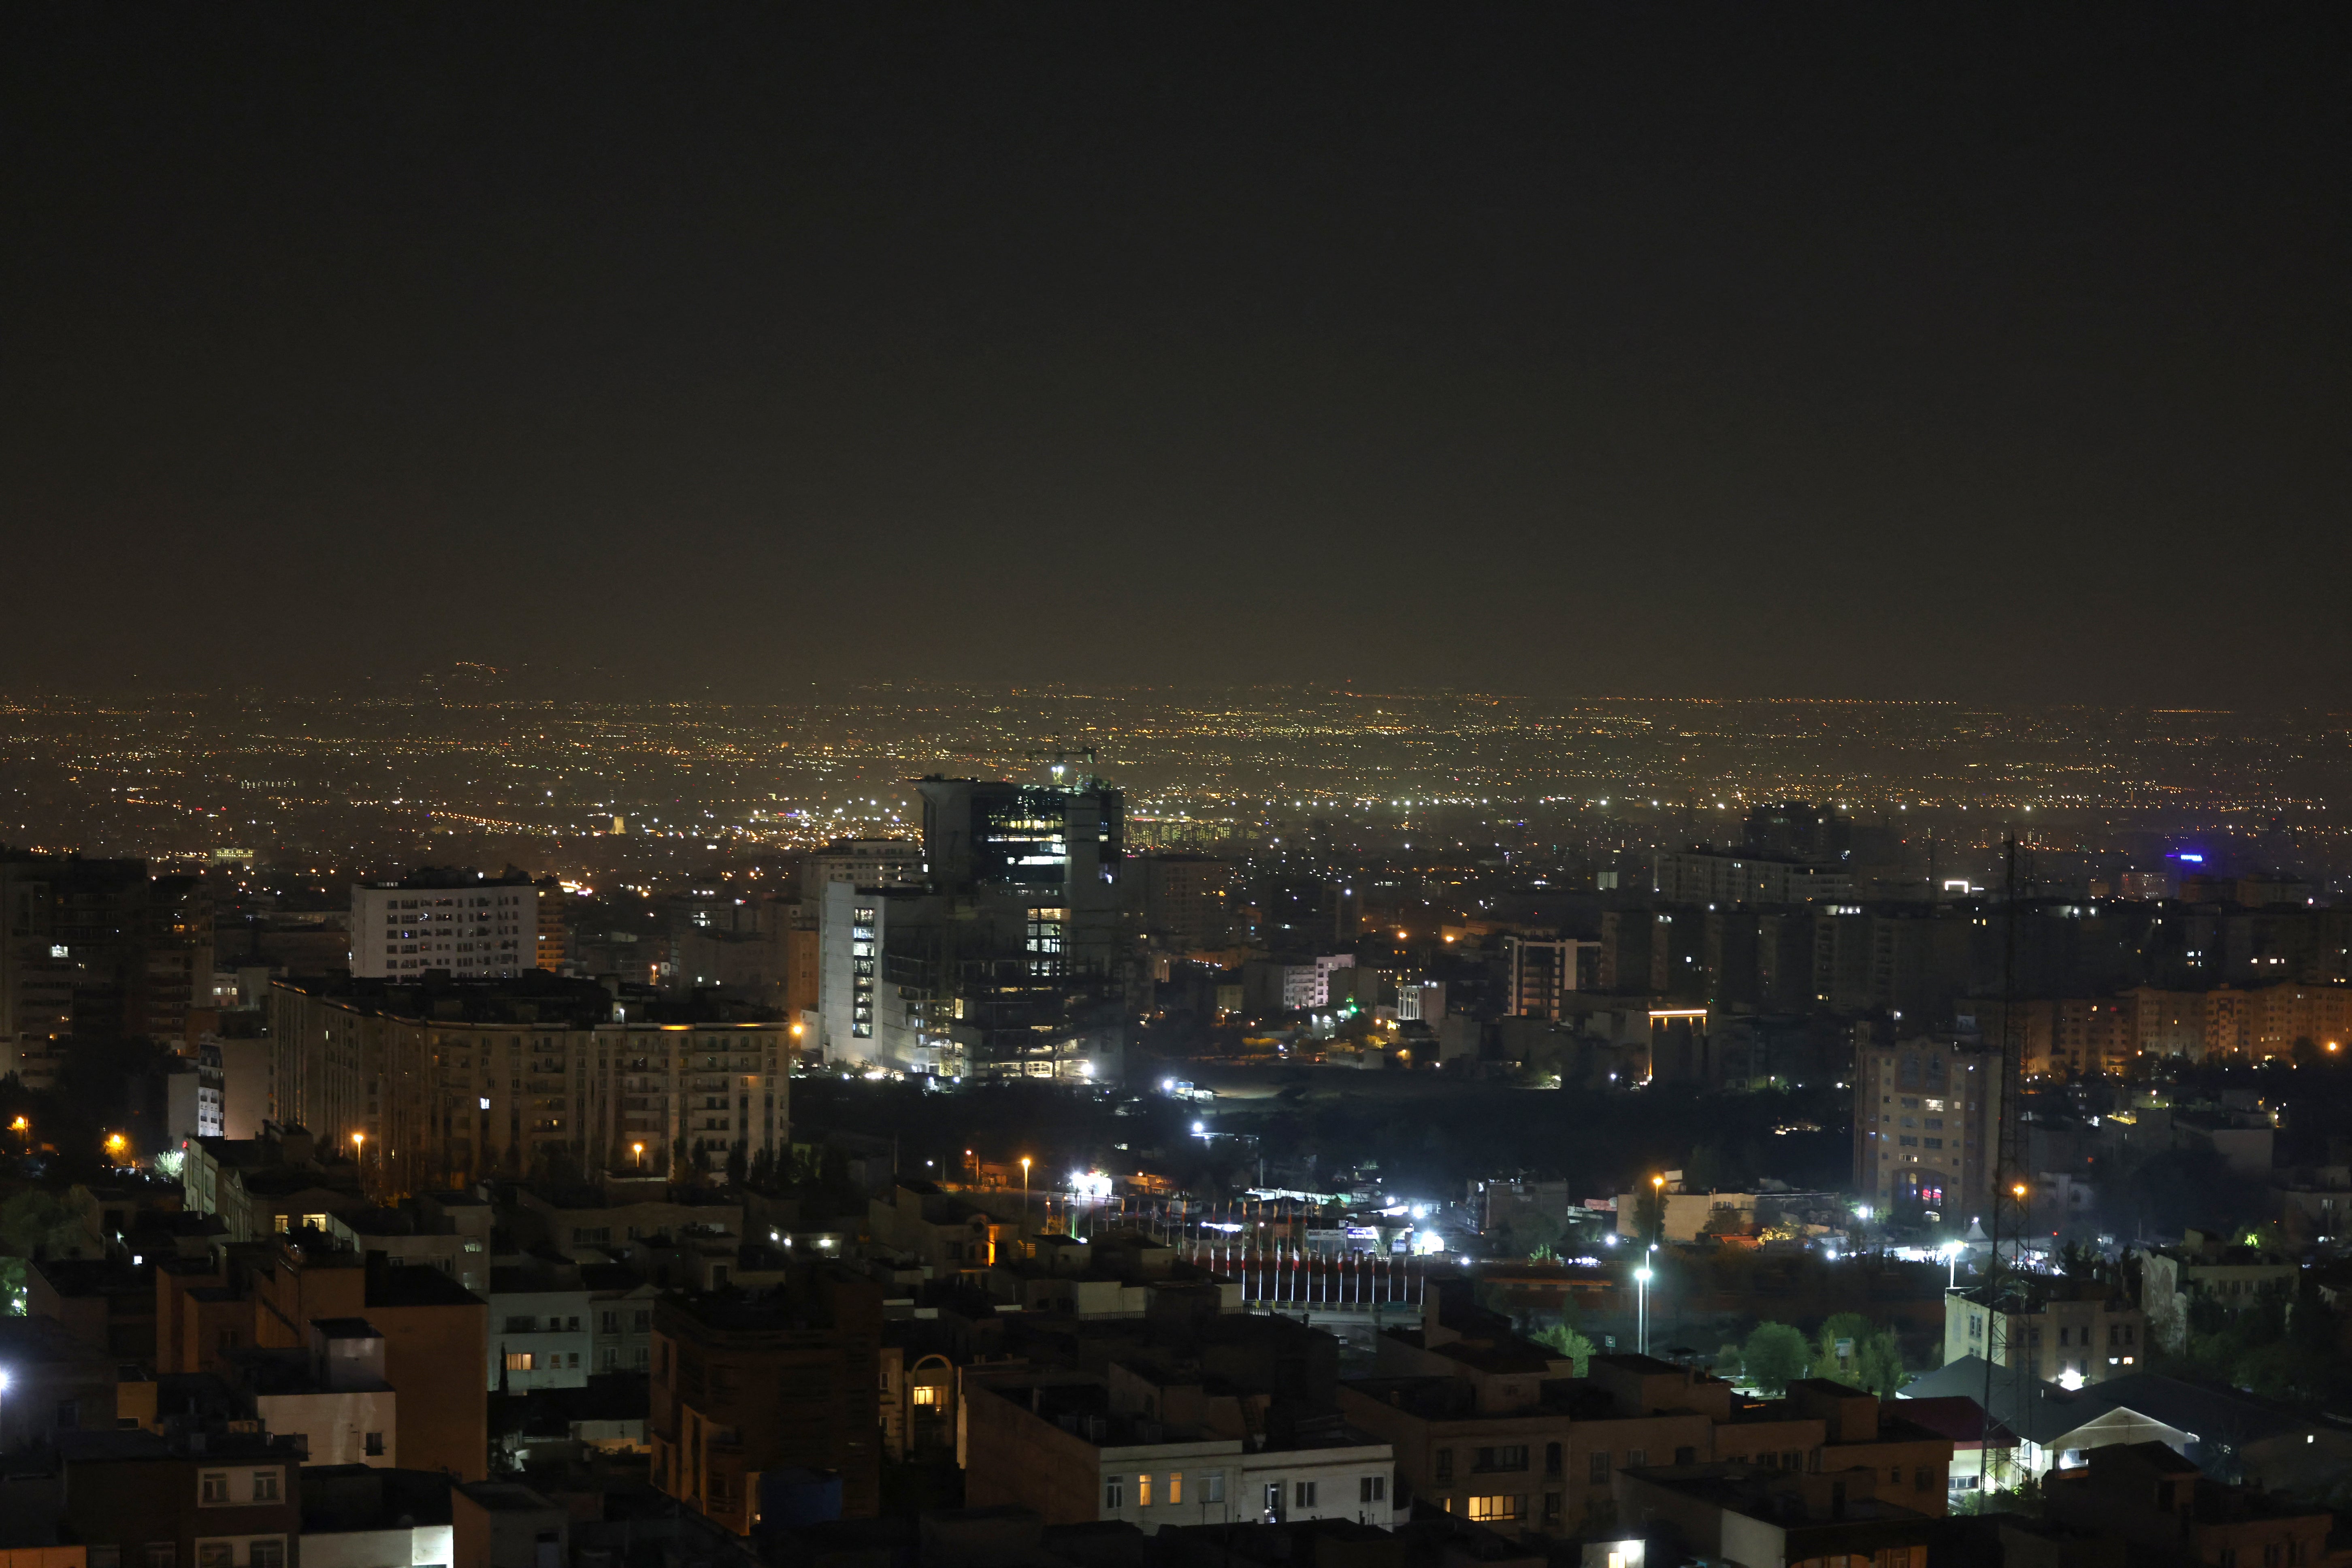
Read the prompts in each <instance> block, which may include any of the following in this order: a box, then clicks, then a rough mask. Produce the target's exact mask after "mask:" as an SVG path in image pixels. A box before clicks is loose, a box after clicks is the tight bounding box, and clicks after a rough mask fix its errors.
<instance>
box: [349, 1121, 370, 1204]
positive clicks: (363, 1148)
mask: <svg viewBox="0 0 2352 1568" xmlns="http://www.w3.org/2000/svg"><path fill="white" fill-rule="evenodd" d="M352 1163H353V1164H355V1165H357V1166H358V1167H359V1169H360V1193H361V1194H362V1196H364V1195H365V1194H366V1193H367V1134H366V1133H364V1132H354V1133H352Z"/></svg>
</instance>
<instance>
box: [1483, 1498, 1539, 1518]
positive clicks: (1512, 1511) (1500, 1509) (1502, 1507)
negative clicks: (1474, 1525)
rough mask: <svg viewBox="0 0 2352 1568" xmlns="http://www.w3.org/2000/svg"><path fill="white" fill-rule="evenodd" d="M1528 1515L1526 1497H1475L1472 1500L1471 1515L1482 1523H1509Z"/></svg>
mask: <svg viewBox="0 0 2352 1568" xmlns="http://www.w3.org/2000/svg"><path fill="white" fill-rule="evenodd" d="M1527 1516H1528V1500H1527V1499H1526V1498H1525V1497H1474V1498H1472V1499H1471V1500H1470V1517H1471V1518H1472V1519H1473V1520H1475V1521H1478V1522H1480V1523H1482V1524H1507V1523H1509V1522H1511V1521H1514V1520H1521V1519H1525V1518H1527Z"/></svg>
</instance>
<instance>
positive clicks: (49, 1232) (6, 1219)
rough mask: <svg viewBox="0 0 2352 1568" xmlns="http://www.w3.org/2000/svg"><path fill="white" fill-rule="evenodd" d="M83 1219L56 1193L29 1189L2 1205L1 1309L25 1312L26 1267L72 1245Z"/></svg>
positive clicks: (0, 1238)
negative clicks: (30, 1262) (40, 1258)
mask: <svg viewBox="0 0 2352 1568" xmlns="http://www.w3.org/2000/svg"><path fill="white" fill-rule="evenodd" d="M81 1234H82V1229H81V1221H80V1219H79V1216H77V1215H75V1214H74V1212H73V1209H72V1207H71V1205H68V1204H67V1202H66V1201H65V1200H64V1199H63V1198H60V1197H58V1195H57V1194H55V1193H46V1192H43V1191H41V1190H40V1189H39V1188H37V1187H34V1188H30V1189H27V1190H26V1191H24V1192H21V1193H18V1194H15V1195H14V1196H13V1197H11V1198H9V1199H8V1201H7V1202H6V1203H5V1204H0V1311H5V1312H6V1313H8V1314H9V1315H11V1316H14V1317H22V1316H24V1314H25V1289H26V1280H25V1269H26V1264H27V1263H28V1262H29V1261H30V1260H31V1259H33V1258H37V1257H40V1256H42V1255H43V1254H45V1253H48V1252H56V1251H60V1250H63V1249H65V1248H68V1247H72V1246H73V1245H74V1243H75V1241H76V1240H77V1239H78V1238H79V1237H80V1236H81Z"/></svg>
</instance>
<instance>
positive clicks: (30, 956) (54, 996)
mask: <svg viewBox="0 0 2352 1568" xmlns="http://www.w3.org/2000/svg"><path fill="white" fill-rule="evenodd" d="M212 969H213V917H212V900H211V897H210V895H209V894H208V892H207V891H206V889H205V884H204V881H203V879H201V878H196V877H160V878H152V879H151V878H150V877H149V876H148V875H147V866H146V863H145V862H144V861H142V860H85V859H83V858H80V857H79V856H77V855H40V854H34V853H29V852H26V851H10V852H0V1049H5V1055H6V1057H7V1058H8V1060H7V1068H6V1070H14V1071H15V1072H16V1074H17V1075H18V1077H19V1078H20V1079H23V1080H24V1081H25V1083H26V1085H27V1086H28V1087H32V1088H48V1087H52V1086H53V1085H54V1084H55V1082H56V1074H57V1068H58V1062H59V1061H60V1059H61V1057H62V1053H63V1052H64V1051H65V1050H66V1049H67V1048H68V1047H69V1046H70V1044H71V1042H73V1041H75V1040H105V1039H125V1038H147V1039H153V1040H158V1041H161V1042H163V1043H166V1044H170V1045H173V1046H175V1047H188V1048H191V1049H192V1048H193V1042H191V1041H189V1040H188V1039H187V1038H186V1034H187V1025H188V1015H189V1012H190V1010H191V1009H192V1008H196V1007H201V1006H205V1005H209V1003H210V1000H211V988H212Z"/></svg>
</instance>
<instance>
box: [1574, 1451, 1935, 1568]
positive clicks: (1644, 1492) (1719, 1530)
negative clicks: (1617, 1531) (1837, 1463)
mask: <svg viewBox="0 0 2352 1568" xmlns="http://www.w3.org/2000/svg"><path fill="white" fill-rule="evenodd" d="M1616 1500H1617V1511H1618V1516H1619V1520H1620V1521H1621V1524H1622V1526H1629V1527H1632V1528H1633V1529H1636V1530H1640V1531H1643V1532H1644V1534H1645V1535H1647V1534H1649V1533H1653V1532H1654V1533H1659V1534H1664V1535H1665V1536H1667V1537H1669V1538H1671V1539H1672V1541H1673V1542H1675V1545H1677V1546H1678V1547H1679V1548H1680V1549H1681V1554H1682V1556H1683V1557H1684V1558H1685V1559H1688V1558H1693V1557H1696V1558H1698V1559H1701V1560H1703V1561H1713V1562H1730V1563H1771V1564H1774V1565H1775V1568H1829V1565H1836V1568H1843V1565H1844V1564H1846V1563H1853V1562H1865V1563H1872V1564H1874V1568H1927V1554H1928V1551H1929V1548H1930V1547H1932V1546H1935V1545H1937V1544H1938V1543H1939V1537H1940V1531H1939V1526H1940V1524H1941V1521H1938V1520H1937V1519H1936V1518H1934V1517H1932V1516H1931V1515H1928V1514H1925V1513H1921V1512H1919V1511H1917V1510H1915V1509H1912V1508H1909V1507H1907V1506H1906V1505H1905V1503H1903V1502H1900V1501H1895V1500H1890V1499H1887V1498H1884V1497H1882V1496H1881V1495H1880V1490H1879V1484H1878V1480H1877V1478H1876V1477H1875V1476H1874V1474H1873V1473H1872V1472H1871V1471H1870V1470H1868V1469H1866V1468H1855V1469H1851V1470H1829V1469H1824V1470H1821V1471H1806V1472H1790V1471H1786V1470H1764V1469H1759V1468H1756V1467H1754V1466H1749V1465H1738V1464H1719V1465H1667V1466H1649V1467H1644V1468H1630V1469H1623V1470H1620V1471H1619V1472H1618V1473H1617V1477H1616Z"/></svg>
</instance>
